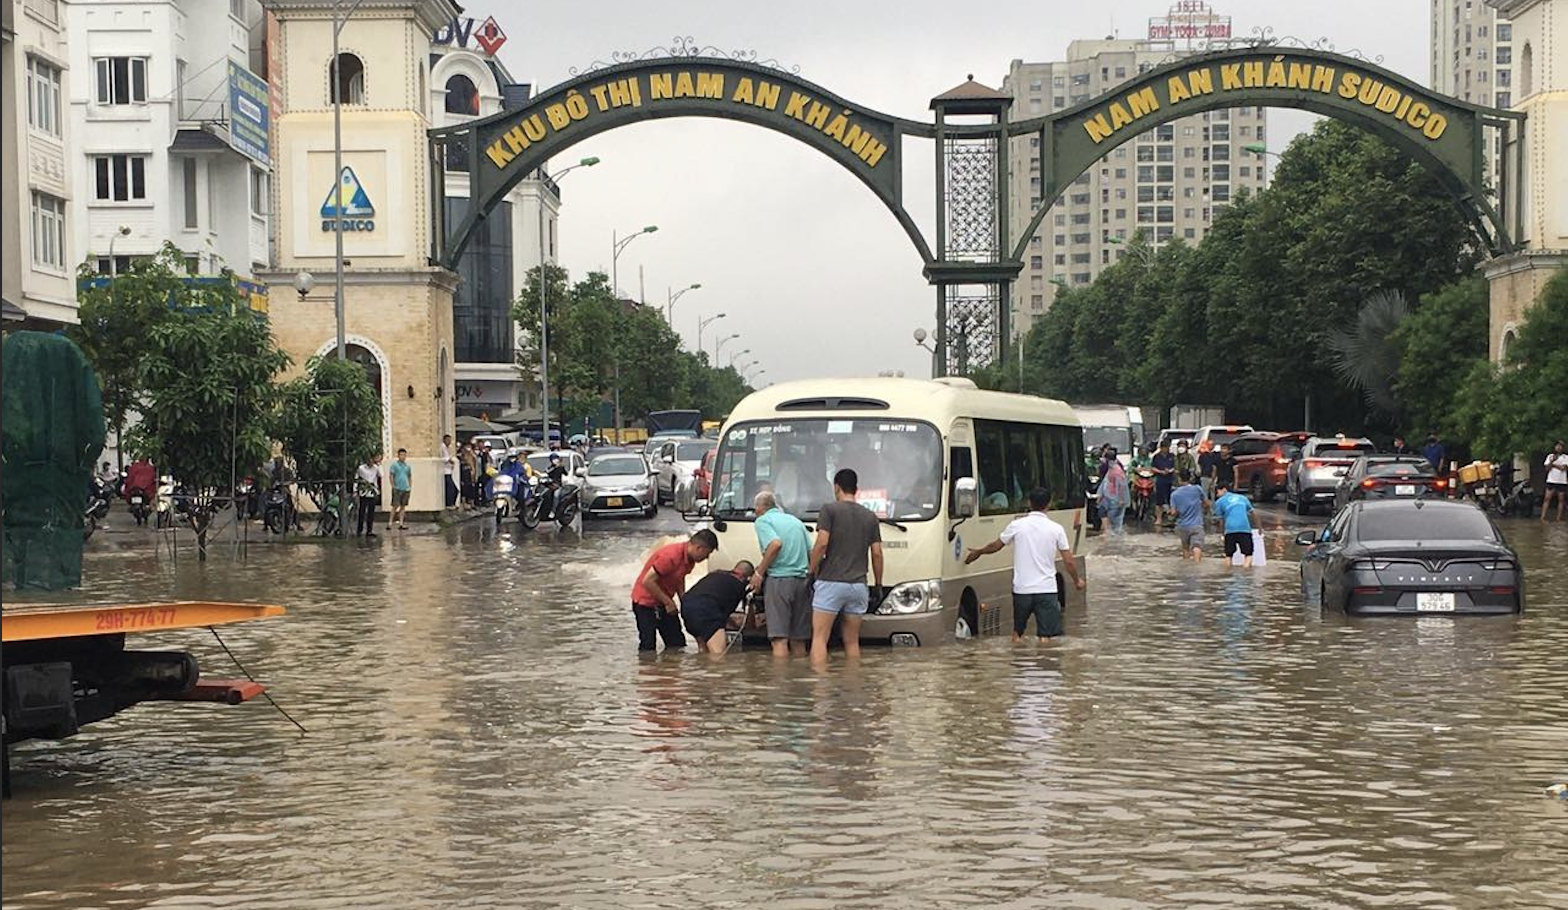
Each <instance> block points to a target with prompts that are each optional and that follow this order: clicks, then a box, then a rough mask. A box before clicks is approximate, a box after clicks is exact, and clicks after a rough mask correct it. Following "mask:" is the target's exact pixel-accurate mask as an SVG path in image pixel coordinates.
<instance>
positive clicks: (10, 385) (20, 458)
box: [0, 332, 104, 591]
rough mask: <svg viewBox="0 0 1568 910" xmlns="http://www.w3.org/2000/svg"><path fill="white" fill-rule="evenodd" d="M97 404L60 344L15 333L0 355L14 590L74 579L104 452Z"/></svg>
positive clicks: (77, 363) (2, 562)
mask: <svg viewBox="0 0 1568 910" xmlns="http://www.w3.org/2000/svg"><path fill="white" fill-rule="evenodd" d="M103 440H104V423H103V399H102V396H101V395H100V393H99V390H98V380H97V377H95V376H94V375H93V370H92V367H90V366H88V365H87V358H86V357H84V356H82V352H81V350H80V349H78V348H77V347H76V345H74V344H72V343H71V342H70V341H68V340H66V339H65V338H64V337H62V336H59V335H50V334H45V333H43V332H13V333H12V334H10V335H7V336H6V339H5V343H4V346H3V347H0V529H3V532H4V533H3V538H4V542H3V549H0V569H3V577H4V580H5V581H6V582H7V583H10V584H14V585H15V586H16V587H18V588H37V589H42V590H49V591H56V590H60V589H62V588H69V587H74V586H76V585H78V584H81V581H82V514H83V512H84V510H85V507H86V503H87V485H88V482H89V480H90V479H91V477H92V471H93V463H94V462H95V461H97V459H98V455H99V453H101V452H102V451H103Z"/></svg>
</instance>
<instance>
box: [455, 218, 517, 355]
mask: <svg viewBox="0 0 1568 910" xmlns="http://www.w3.org/2000/svg"><path fill="white" fill-rule="evenodd" d="M468 205H469V202H468V200H467V199H464V198H462V197H456V196H452V197H448V198H447V200H446V223H447V224H457V223H459V222H461V221H462V220H463V216H465V215H467V214H468ZM457 273H458V276H459V277H460V278H461V279H462V284H460V285H459V286H458V289H457V293H456V295H455V296H454V297H453V299H452V331H453V334H454V335H455V337H456V340H457V351H456V355H457V362H458V363H511V362H512V360H513V350H512V313H511V301H512V297H513V293H512V217H511V204H510V203H504V202H503V203H501V205H499V206H497V208H496V209H495V210H494V211H493V212H492V213H491V217H488V218H484V219H482V220H481V221H480V222H479V225H478V227H477V228H475V230H474V236H473V240H472V241H470V243H469V245H468V249H467V250H465V251H464V253H463V258H462V259H461V260H459V261H458V265H457Z"/></svg>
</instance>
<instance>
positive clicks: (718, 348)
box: [713, 332, 740, 364]
mask: <svg viewBox="0 0 1568 910" xmlns="http://www.w3.org/2000/svg"><path fill="white" fill-rule="evenodd" d="M739 337H740V333H739V332H731V333H730V334H728V335H725V336H724V337H723V338H720V339H719V340H718V341H715V342H714V343H713V362H714V363H715V364H717V363H718V362H719V355H720V354H723V353H724V345H726V344H728V343H729V342H731V341H734V340H735V339H737V338H739Z"/></svg>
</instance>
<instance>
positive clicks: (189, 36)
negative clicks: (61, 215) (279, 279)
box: [61, 0, 271, 278]
mask: <svg viewBox="0 0 1568 910" xmlns="http://www.w3.org/2000/svg"><path fill="white" fill-rule="evenodd" d="M61 6H62V8H63V9H64V11H65V19H66V22H67V23H68V25H69V46H70V64H71V70H72V72H73V73H75V74H76V78H74V79H72V80H71V83H70V85H71V88H70V127H69V128H70V129H71V130H72V142H71V146H70V149H71V156H70V157H71V169H72V179H73V181H74V185H75V186H76V187H77V189H78V191H77V192H76V193H75V194H74V195H73V202H72V208H71V211H70V213H69V216H70V222H71V228H72V233H73V237H74V241H73V242H74V246H73V249H74V250H75V251H76V254H77V256H78V257H79V258H82V257H85V258H86V259H88V260H89V261H90V262H91V263H93V264H94V266H95V267H96V268H97V269H98V271H100V272H102V273H105V274H114V273H117V272H119V271H121V270H123V269H125V268H128V267H129V265H130V263H131V261H132V259H133V258H135V257H139V256H146V255H150V254H152V253H155V252H157V250H158V249H159V248H160V247H161V246H162V245H163V244H164V242H165V241H168V242H172V243H173V244H174V245H175V246H177V247H178V248H179V249H180V250H181V251H182V253H183V255H184V259H185V266H186V270H187V271H188V272H190V273H191V274H216V273H217V272H219V271H220V270H221V269H223V268H225V267H227V268H229V269H232V270H233V271H234V272H235V274H237V275H239V276H241V277H245V278H248V277H250V276H253V275H254V274H255V273H256V271H257V270H258V269H262V268H265V267H266V266H267V264H268V262H269V261H270V259H271V251H270V248H269V238H268V233H269V228H268V218H269V211H268V209H269V206H270V203H269V198H270V190H269V181H270V179H271V178H270V173H271V164H270V150H269V149H268V147H267V143H266V141H265V119H262V120H261V121H260V122H261V132H260V136H261V139H260V141H259V142H258V141H256V139H257V137H256V133H255V131H254V130H253V131H252V132H251V133H250V134H249V139H250V140H251V141H250V145H249V149H250V153H248V154H247V153H245V152H241V151H239V150H238V149H237V148H236V146H237V145H240V144H241V143H240V142H239V141H237V138H238V137H239V136H240V135H241V134H242V133H241V131H242V124H241V123H240V121H241V120H244V119H246V117H247V115H248V116H249V117H251V118H255V117H264V115H263V114H262V113H260V110H259V109H257V108H255V107H250V106H247V104H246V102H244V101H240V102H239V103H238V104H236V103H235V100H234V99H235V97H236V94H237V93H236V91H235V90H234V89H233V87H232V86H231V82H237V83H239V84H240V85H248V86H255V85H260V86H262V92H263V95H264V94H265V80H264V79H261V78H260V77H258V76H256V75H254V74H255V73H256V72H257V71H258V69H260V68H261V63H260V58H261V50H260V45H261V40H260V31H261V30H262V29H263V19H262V13H261V7H260V4H259V2H257V0H174V2H169V0H75V2H66V3H62V4H61ZM253 48H255V49H256V50H255V52H254V56H255V58H256V60H255V62H254V63H253V59H252V58H253V50H252V49H253ZM236 70H238V71H239V72H238V73H236V72H235V71H236ZM239 94H243V92H240V93H239ZM261 107H262V108H263V109H264V107H265V105H264V103H263V104H262V106H261ZM236 108H240V109H239V110H237V109H236Z"/></svg>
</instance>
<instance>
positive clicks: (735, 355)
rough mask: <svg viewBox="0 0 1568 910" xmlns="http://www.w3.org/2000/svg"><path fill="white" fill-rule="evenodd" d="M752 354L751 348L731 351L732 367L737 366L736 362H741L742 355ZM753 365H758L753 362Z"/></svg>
mask: <svg viewBox="0 0 1568 910" xmlns="http://www.w3.org/2000/svg"><path fill="white" fill-rule="evenodd" d="M750 353H751V348H741V349H740V350H738V351H731V352H730V366H731V367H732V368H733V367H734V366H735V361H736V360H739V359H740V357H741V355H742V354H750ZM752 363H756V361H755V360H753V361H752Z"/></svg>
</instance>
